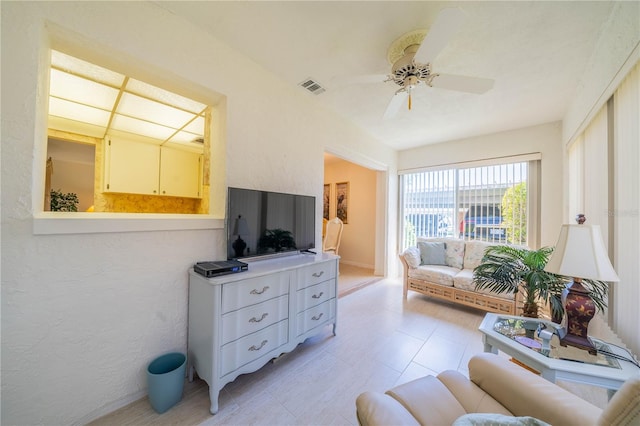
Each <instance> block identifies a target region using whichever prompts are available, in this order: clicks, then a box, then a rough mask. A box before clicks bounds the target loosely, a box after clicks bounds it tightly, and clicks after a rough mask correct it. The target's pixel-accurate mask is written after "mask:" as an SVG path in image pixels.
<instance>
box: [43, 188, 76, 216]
mask: <svg viewBox="0 0 640 426" xmlns="http://www.w3.org/2000/svg"><path fill="white" fill-rule="evenodd" d="M50 197H51V204H50V206H51V211H52V212H77V211H78V203H79V202H80V200H78V196H77V195H76V194H74V193H73V192H68V193H66V194H65V193H63V192H62V191H61V190H60V189H59V190H57V191H56V190H54V189H52V190H51V192H50Z"/></svg>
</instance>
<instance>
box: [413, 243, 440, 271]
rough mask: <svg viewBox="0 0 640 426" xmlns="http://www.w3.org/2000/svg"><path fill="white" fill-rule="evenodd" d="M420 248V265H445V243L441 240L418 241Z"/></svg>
mask: <svg viewBox="0 0 640 426" xmlns="http://www.w3.org/2000/svg"><path fill="white" fill-rule="evenodd" d="M418 249H420V264H421V265H446V264H447V263H446V262H445V244H444V243H442V242H425V241H421V242H419V243H418Z"/></svg>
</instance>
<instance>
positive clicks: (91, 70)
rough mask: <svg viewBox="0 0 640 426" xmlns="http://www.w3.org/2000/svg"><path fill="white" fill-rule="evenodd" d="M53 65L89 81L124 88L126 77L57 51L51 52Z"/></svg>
mask: <svg viewBox="0 0 640 426" xmlns="http://www.w3.org/2000/svg"><path fill="white" fill-rule="evenodd" d="M51 65H52V66H53V67H54V68H59V69H61V70H64V71H65V72H68V73H71V74H75V75H79V76H83V77H85V78H87V79H89V80H93V81H96V82H99V83H104V84H107V85H109V86H113V87H120V86H122V82H123V81H124V75H122V74H119V73H117V72H115V71H111V70H108V69H106V68H102V67H99V66H97V65H94V64H91V63H89V62H85V61H83V60H80V59H78V58H74V57H73V56H69V55H65V54H64V53H62V52H58V51H56V50H52V51H51Z"/></svg>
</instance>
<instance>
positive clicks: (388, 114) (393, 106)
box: [382, 90, 409, 120]
mask: <svg viewBox="0 0 640 426" xmlns="http://www.w3.org/2000/svg"><path fill="white" fill-rule="evenodd" d="M408 96H409V94H408V93H407V91H406V90H399V91H397V92H396V93H395V94H394V95H393V97H392V98H391V101H389V105H387V110H386V111H385V112H384V115H383V116H382V119H383V120H388V119H390V118H393V117H395V116H396V114H398V111H400V108H401V107H402V106H403V105H405V104H406V103H407V97H408Z"/></svg>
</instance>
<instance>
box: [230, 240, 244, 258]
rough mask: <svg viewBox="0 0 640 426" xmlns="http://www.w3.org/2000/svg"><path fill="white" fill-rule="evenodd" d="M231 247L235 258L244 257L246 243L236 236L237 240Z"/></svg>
mask: <svg viewBox="0 0 640 426" xmlns="http://www.w3.org/2000/svg"><path fill="white" fill-rule="evenodd" d="M231 247H233V250H234V251H235V252H236V257H242V256H244V249H245V248H247V243H245V242H244V240H242V238H240V235H238V239H237V240H235V241H234V242H233V244H232V245H231Z"/></svg>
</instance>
